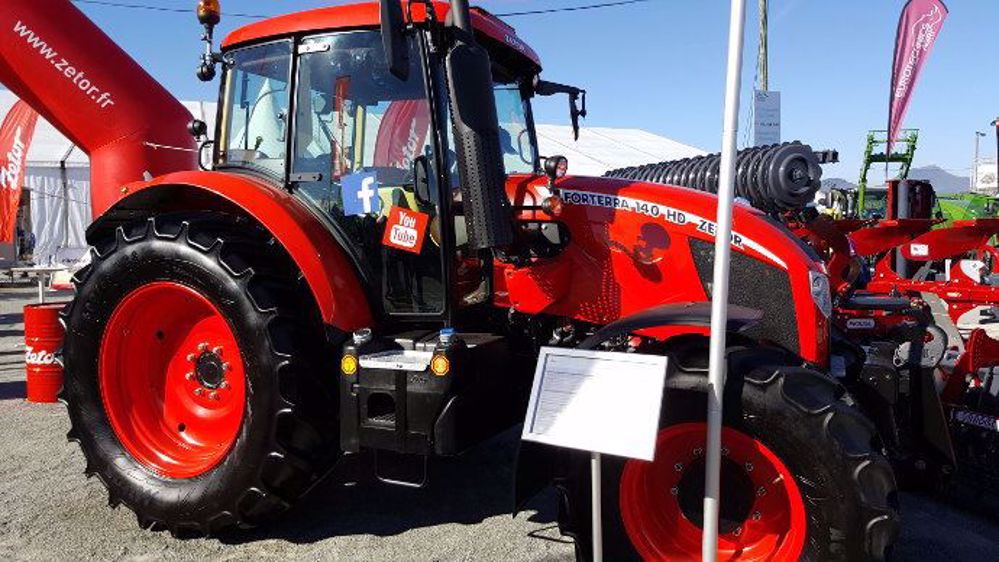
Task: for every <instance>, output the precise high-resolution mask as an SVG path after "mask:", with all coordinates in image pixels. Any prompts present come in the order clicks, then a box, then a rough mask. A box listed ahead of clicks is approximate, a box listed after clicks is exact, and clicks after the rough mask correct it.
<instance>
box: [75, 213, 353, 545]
mask: <svg viewBox="0 0 999 562" xmlns="http://www.w3.org/2000/svg"><path fill="white" fill-rule="evenodd" d="M298 278H299V274H298V271H297V269H296V268H295V266H294V263H293V262H292V261H291V259H290V258H289V257H288V256H287V254H286V253H285V252H284V250H283V249H282V248H281V247H280V246H279V245H278V244H277V243H276V242H275V241H274V240H273V238H271V237H270V236H269V235H268V233H266V232H265V231H263V230H262V229H261V228H259V227H257V226H256V225H254V224H252V223H249V222H248V221H242V220H240V219H235V218H231V217H226V216H225V215H219V214H200V215H191V216H184V217H164V218H159V219H156V220H152V219H150V220H149V221H143V222H137V223H134V224H131V225H129V226H125V227H120V228H119V229H118V230H117V232H116V233H115V236H114V237H109V238H107V239H105V240H104V241H103V243H101V244H99V246H98V249H97V251H96V252H95V254H94V259H93V262H92V264H91V265H90V266H88V268H85V269H84V270H82V271H81V272H80V273H78V274H77V276H76V278H75V279H74V281H75V282H76V283H77V297H76V299H75V300H74V301H73V302H72V303H71V304H70V305H68V306H67V308H66V309H65V310H64V313H63V314H64V320H65V323H66V328H67V333H66V342H65V347H64V357H65V365H66V382H65V388H64V392H63V398H64V400H65V401H66V403H67V407H68V409H69V417H70V421H71V424H72V429H71V431H70V433H69V438H70V439H71V440H73V441H76V442H78V443H79V445H80V447H81V449H82V451H83V454H84V456H85V457H86V461H87V468H86V473H87V475H88V476H97V477H98V478H99V479H100V480H101V482H102V483H103V484H104V485H105V486H106V487H107V489H108V495H109V503H110V504H111V505H112V506H117V505H119V504H123V505H125V506H127V507H128V508H129V509H131V510H132V511H134V512H135V513H136V516H137V518H138V521H139V524H140V525H141V526H142V527H143V528H151V529H167V530H170V531H171V532H173V533H174V534H177V535H184V536H187V535H205V534H217V533H219V532H222V531H224V530H226V529H229V528H232V527H237V526H239V527H249V526H253V525H257V524H260V523H263V522H265V521H267V520H269V519H271V518H273V517H274V516H276V515H278V514H280V513H282V512H283V511H285V510H286V509H287V508H288V507H289V506H290V505H291V504H292V503H294V502H295V501H296V500H297V499H298V498H299V497H300V496H301V495H302V494H303V493H304V492H305V491H306V490H307V489H308V488H309V487H311V486H312V485H314V484H315V483H316V482H318V480H319V479H320V478H321V476H322V475H324V474H325V473H326V472H327V471H328V469H329V468H330V467H331V466H332V463H333V462H334V461H335V459H336V458H337V456H338V453H339V449H338V447H337V440H336V438H337V436H338V430H337V422H336V412H337V410H336V404H337V401H336V386H335V378H334V375H333V374H332V373H329V372H324V370H323V369H322V368H321V364H322V363H321V362H322V361H323V360H324V357H323V351H322V350H323V327H322V323H321V321H320V318H319V315H318V312H316V309H315V306H314V304H313V303H312V301H311V297H305V296H303V295H305V294H306V293H304V292H303V291H301V290H300V284H299V279H298ZM325 361H326V363H327V364H328V365H332V364H335V361H331V360H330V359H329V358H328V357H327V358H325ZM328 370H329V369H327V371H328Z"/></svg>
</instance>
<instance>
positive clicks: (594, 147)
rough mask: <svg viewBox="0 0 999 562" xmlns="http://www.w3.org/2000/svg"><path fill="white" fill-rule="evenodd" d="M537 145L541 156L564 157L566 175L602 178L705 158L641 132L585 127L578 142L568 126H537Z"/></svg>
mask: <svg viewBox="0 0 999 562" xmlns="http://www.w3.org/2000/svg"><path fill="white" fill-rule="evenodd" d="M537 130H538V145H539V148H540V150H541V154H542V155H543V156H555V155H559V156H565V157H566V158H568V159H569V173H570V174H572V175H576V176H602V175H604V173H606V172H609V171H611V170H615V169H617V168H624V167H627V166H638V165H640V164H650V163H652V162H662V161H664V160H678V159H680V158H690V157H693V156H701V155H703V154H706V153H705V152H704V151H703V150H701V149H699V148H695V147H693V146H689V145H686V144H683V143H680V142H677V141H675V140H671V139H668V138H666V137H661V136H659V135H655V134H653V133H650V132H648V131H643V130H641V129H612V128H606V127H586V126H585V125H584V126H583V127H582V128H581V129H580V131H579V140H578V141H574V140H573V138H572V127H570V126H568V125H538V126H537Z"/></svg>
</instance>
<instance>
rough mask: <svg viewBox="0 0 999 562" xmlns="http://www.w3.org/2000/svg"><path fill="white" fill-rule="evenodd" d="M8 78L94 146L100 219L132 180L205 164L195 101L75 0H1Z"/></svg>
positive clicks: (86, 146)
mask: <svg viewBox="0 0 999 562" xmlns="http://www.w3.org/2000/svg"><path fill="white" fill-rule="evenodd" d="M56 14H57V15H56ZM0 82H2V83H3V84H4V85H5V86H7V87H8V88H10V89H11V90H12V91H13V92H14V93H15V94H16V95H17V96H18V97H19V98H21V99H23V100H25V101H26V102H28V103H29V104H31V106H32V107H33V108H34V109H35V110H36V111H38V112H39V114H41V115H42V117H44V118H45V119H47V120H48V121H49V122H50V123H52V124H53V125H54V126H55V127H56V128H57V129H59V131H60V132H62V133H63V134H64V135H66V136H67V137H68V138H69V139H70V140H71V141H73V143H75V144H76V145H77V146H79V147H80V148H81V149H83V150H84V151H85V152H86V153H87V154H89V155H90V161H91V203H92V210H93V216H94V217H95V218H96V217H98V216H100V215H102V214H103V213H104V211H106V210H107V209H108V208H109V207H111V205H113V204H114V203H115V202H116V201H118V200H119V199H121V198H122V197H123V196H124V193H123V192H122V188H123V186H124V185H125V184H128V183H131V182H134V181H138V180H141V179H143V178H144V177H151V176H157V175H161V174H165V173H167V172H172V171H177V170H186V169H192V168H195V167H196V166H197V153H196V149H197V146H196V144H195V142H194V139H193V138H192V137H191V135H190V134H189V133H188V132H187V124H188V123H189V122H190V121H191V115H190V113H189V112H188V111H187V109H185V108H184V106H183V105H181V104H180V102H178V101H177V100H176V99H175V98H174V97H173V96H172V95H170V93H169V92H167V91H166V90H165V89H164V88H163V87H162V86H160V84H159V83H158V82H156V80H155V79H153V78H152V77H151V76H150V75H149V74H148V73H147V72H146V71H145V70H143V68H142V67H140V66H139V65H138V64H137V63H136V62H135V61H134V60H132V58H131V57H130V56H128V54H127V53H125V52H124V51H123V50H122V49H121V48H120V47H118V45H116V44H115V43H114V42H113V41H112V40H111V39H110V38H109V37H108V36H107V35H106V34H105V33H104V32H103V31H101V30H100V29H98V28H97V26H95V25H94V24H93V22H91V21H90V20H89V19H87V17H86V16H85V15H84V14H83V12H81V11H80V10H79V9H78V8H77V7H76V6H74V5H73V4H72V3H71V2H70V1H69V0H41V1H38V0H5V1H4V2H2V3H0Z"/></svg>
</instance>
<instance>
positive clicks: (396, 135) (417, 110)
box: [375, 100, 430, 170]
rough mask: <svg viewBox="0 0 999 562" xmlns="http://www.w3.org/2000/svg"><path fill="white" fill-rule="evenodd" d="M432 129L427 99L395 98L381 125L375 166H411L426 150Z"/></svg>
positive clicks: (407, 168)
mask: <svg viewBox="0 0 999 562" xmlns="http://www.w3.org/2000/svg"><path fill="white" fill-rule="evenodd" d="M429 130H430V105H429V104H428V103H427V101H426V100H398V101H394V102H392V103H391V104H390V105H389V107H388V109H387V110H386V111H385V115H383V116H382V121H381V125H380V126H379V127H378V138H377V140H376V141H375V166H380V167H386V168H397V169H400V170H409V169H410V168H411V167H412V166H413V160H414V159H415V158H416V157H417V156H420V155H421V154H422V153H423V152H422V150H423V146H424V145H425V144H426V142H427V132H428V131H429Z"/></svg>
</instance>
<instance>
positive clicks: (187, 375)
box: [184, 373, 194, 381]
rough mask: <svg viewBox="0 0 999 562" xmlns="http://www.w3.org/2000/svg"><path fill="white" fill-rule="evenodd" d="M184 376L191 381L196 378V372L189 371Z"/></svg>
mask: <svg viewBox="0 0 999 562" xmlns="http://www.w3.org/2000/svg"><path fill="white" fill-rule="evenodd" d="M184 378H185V379H187V380H189V381H193V380H194V373H187V374H186V375H184Z"/></svg>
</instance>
